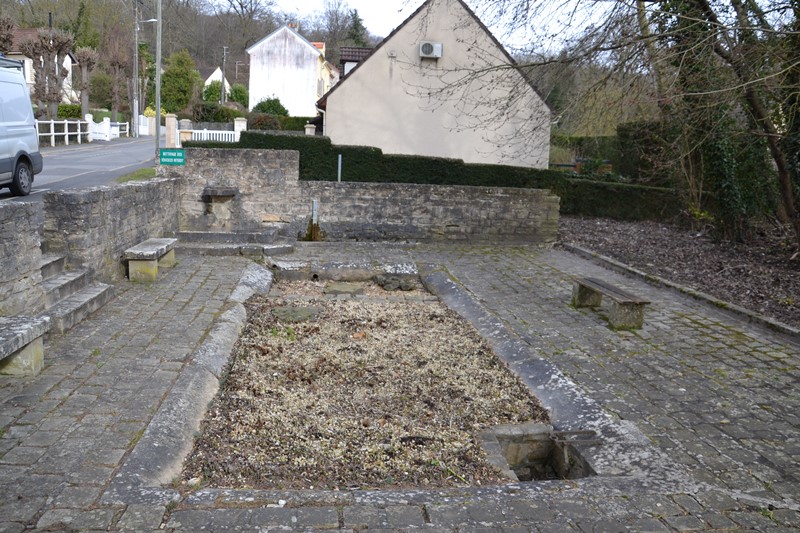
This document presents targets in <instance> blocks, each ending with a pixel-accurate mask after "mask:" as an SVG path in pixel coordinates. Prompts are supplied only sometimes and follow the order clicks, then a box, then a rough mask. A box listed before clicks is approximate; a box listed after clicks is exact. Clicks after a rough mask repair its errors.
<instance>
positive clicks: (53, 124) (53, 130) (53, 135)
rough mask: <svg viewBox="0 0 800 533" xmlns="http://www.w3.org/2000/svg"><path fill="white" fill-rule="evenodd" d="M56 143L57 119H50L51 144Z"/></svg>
mask: <svg viewBox="0 0 800 533" xmlns="http://www.w3.org/2000/svg"><path fill="white" fill-rule="evenodd" d="M55 145H56V121H55V120H51V121H50V146H55Z"/></svg>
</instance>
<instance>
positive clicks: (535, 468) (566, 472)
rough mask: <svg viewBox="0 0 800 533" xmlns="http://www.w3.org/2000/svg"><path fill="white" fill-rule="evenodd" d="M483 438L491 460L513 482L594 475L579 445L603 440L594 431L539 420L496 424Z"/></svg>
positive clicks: (593, 443) (592, 443) (481, 437)
mask: <svg viewBox="0 0 800 533" xmlns="http://www.w3.org/2000/svg"><path fill="white" fill-rule="evenodd" d="M480 441H481V443H482V446H483V449H484V450H485V451H486V455H487V458H488V460H489V462H490V463H491V464H492V465H494V466H495V468H497V469H498V470H500V472H502V473H503V475H505V477H506V478H508V479H509V481H542V480H547V479H578V478H583V477H588V476H593V475H595V472H594V470H593V469H592V467H591V465H589V463H588V462H587V461H586V460H585V459H584V458H583V456H582V455H581V454H580V452H579V451H578V450H577V448H576V447H575V446H576V445H598V444H600V443H601V441H600V440H598V439H597V437H596V436H595V433H594V432H593V431H554V430H553V427H552V426H549V425H546V424H537V423H535V422H529V423H525V424H504V425H500V426H495V427H493V428H491V429H489V430H488V431H485V432H483V433H482V434H481V435H480Z"/></svg>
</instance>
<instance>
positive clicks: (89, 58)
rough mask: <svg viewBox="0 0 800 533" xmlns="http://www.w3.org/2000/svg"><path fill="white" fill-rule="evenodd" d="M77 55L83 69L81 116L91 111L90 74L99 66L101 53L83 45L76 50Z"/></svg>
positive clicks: (79, 64)
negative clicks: (98, 61)
mask: <svg viewBox="0 0 800 533" xmlns="http://www.w3.org/2000/svg"><path fill="white" fill-rule="evenodd" d="M75 57H76V58H77V59H78V66H80V69H81V81H80V90H81V116H86V114H87V113H89V74H90V73H91V72H92V71H93V70H94V68H95V67H96V66H97V60H98V58H99V54H98V53H97V51H96V50H93V49H91V48H89V47H86V46H83V47H80V48H78V49H77V50H75Z"/></svg>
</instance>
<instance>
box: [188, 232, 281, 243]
mask: <svg viewBox="0 0 800 533" xmlns="http://www.w3.org/2000/svg"><path fill="white" fill-rule="evenodd" d="M277 234H278V229H277V228H266V229H264V230H263V231H259V232H217V231H181V232H179V233H178V241H179V242H181V243H198V242H200V243H214V244H272V243H273V242H274V241H275V238H276V236H277Z"/></svg>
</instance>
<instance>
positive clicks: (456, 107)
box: [325, 0, 550, 168]
mask: <svg viewBox="0 0 800 533" xmlns="http://www.w3.org/2000/svg"><path fill="white" fill-rule="evenodd" d="M421 41H434V42H438V43H442V44H443V55H442V58H441V59H438V60H436V59H423V58H420V54H419V43H420V42H421ZM497 65H509V60H508V58H507V56H506V55H505V53H504V52H503V50H502V49H501V48H499V47H498V45H497V44H496V42H495V41H494V39H493V38H492V37H491V36H490V35H489V34H488V33H487V31H486V30H485V28H484V27H483V26H482V25H481V24H480V23H479V22H478V21H477V20H476V19H475V18H474V17H473V16H472V14H471V13H469V12H468V11H467V10H466V9H465V8H464V6H463V4H462V3H461V2H459V1H457V0H433V1H431V2H429V3H428V4H426V5H425V6H423V8H421V9H420V11H418V13H417V14H416V15H415V16H414V17H413V18H412V19H411V20H409V21H407V22H406V23H405V24H404V25H403V26H401V27H400V28H399V29H398V30H397V31H396V32H395V33H394V34H393V35H391V36H390V37H389V38H388V39H387V40H386V41H385V42H384V43H383V44H382V45H381V46H380V48H378V49H377V50H376V51H375V52H374V53H373V54H372V55H371V56H370V57H369V58H368V59H366V60H365V61H364V62H362V63H361V64H360V65H359V67H358V68H357V69H355V70H354V71H353V72H351V73H350V75H349V76H348V78H347V79H346V80H344V81H343V82H342V84H341V85H340V86H339V87H338V88H337V89H336V90H334V91H333V92H331V93H330V94H329V95H328V98H327V112H326V123H325V134H326V135H328V136H330V138H331V140H332V141H333V142H334V143H335V144H344V145H365V146H376V147H378V148H381V149H382V150H383V151H384V152H385V153H392V154H417V155H426V156H437V157H450V158H458V159H463V160H464V161H466V162H469V163H494V164H508V165H516V166H526V167H535V168H546V167H547V164H548V159H549V138H550V111H549V109H548V107H547V106H546V104H545V103H544V102H543V101H542V99H541V97H540V96H539V95H538V94H537V93H536V91H535V90H534V89H533V88H532V87H531V86H530V84H528V83H527V82H526V81H525V80H524V79H523V77H522V76H521V75H520V74H519V73H518V72H517V71H515V70H513V69H511V68H508V69H497V68H496V67H497ZM487 69H488V70H487ZM473 71H484V72H483V74H480V75H474V74H473V73H472V72H473ZM465 76H466V78H465ZM462 78H463V79H468V80H470V81H468V82H467V83H463V84H458V83H457V80H459V79H462ZM448 88H449V89H451V90H448Z"/></svg>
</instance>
